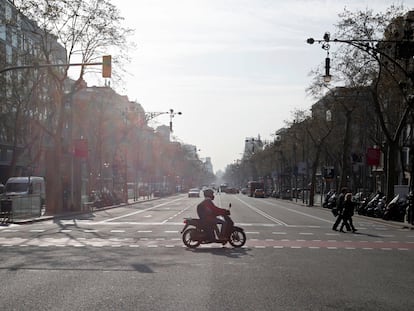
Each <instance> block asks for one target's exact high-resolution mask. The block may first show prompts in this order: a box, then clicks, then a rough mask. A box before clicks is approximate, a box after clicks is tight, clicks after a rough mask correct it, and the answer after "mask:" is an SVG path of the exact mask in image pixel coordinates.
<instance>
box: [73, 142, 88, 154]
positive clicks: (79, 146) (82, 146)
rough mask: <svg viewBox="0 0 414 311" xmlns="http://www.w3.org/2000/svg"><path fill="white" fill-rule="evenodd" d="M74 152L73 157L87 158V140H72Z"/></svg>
mask: <svg viewBox="0 0 414 311" xmlns="http://www.w3.org/2000/svg"><path fill="white" fill-rule="evenodd" d="M74 145H75V150H74V155H75V157H77V158H87V157H88V140H87V139H75V140H74Z"/></svg>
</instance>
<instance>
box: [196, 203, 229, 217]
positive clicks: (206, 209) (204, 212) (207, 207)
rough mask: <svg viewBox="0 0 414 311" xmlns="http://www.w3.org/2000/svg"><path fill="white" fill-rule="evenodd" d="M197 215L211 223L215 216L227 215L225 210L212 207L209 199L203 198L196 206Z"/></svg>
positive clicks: (212, 204)
mask: <svg viewBox="0 0 414 311" xmlns="http://www.w3.org/2000/svg"><path fill="white" fill-rule="evenodd" d="M197 214H198V217H200V219H202V220H206V221H213V220H215V219H216V217H217V216H220V215H227V210H225V209H224V208H220V207H217V206H216V205H214V203H213V200H211V199H210V198H205V199H204V200H203V201H202V202H201V203H200V204H198V205H197Z"/></svg>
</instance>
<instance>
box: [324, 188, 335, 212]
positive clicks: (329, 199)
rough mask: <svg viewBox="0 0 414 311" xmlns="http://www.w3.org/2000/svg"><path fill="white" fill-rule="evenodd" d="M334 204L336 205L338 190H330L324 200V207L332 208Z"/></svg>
mask: <svg viewBox="0 0 414 311" xmlns="http://www.w3.org/2000/svg"><path fill="white" fill-rule="evenodd" d="M332 204H335V205H336V191H335V190H330V191H329V192H328V193H327V194H326V196H325V200H324V201H323V204H322V207H323V208H332V207H333V206H332Z"/></svg>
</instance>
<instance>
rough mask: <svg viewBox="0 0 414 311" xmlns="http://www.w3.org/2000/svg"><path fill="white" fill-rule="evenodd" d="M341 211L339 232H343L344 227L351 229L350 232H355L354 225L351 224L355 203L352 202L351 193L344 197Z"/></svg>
mask: <svg viewBox="0 0 414 311" xmlns="http://www.w3.org/2000/svg"><path fill="white" fill-rule="evenodd" d="M343 207H344V208H343V210H342V224H341V229H340V231H341V232H344V226H346V227H347V230H348V231H349V229H348V228H350V229H352V232H355V231H357V229H355V227H354V224H353V222H352V216H354V209H355V203H354V202H353V201H352V193H347V194H346V195H345V200H344V203H343Z"/></svg>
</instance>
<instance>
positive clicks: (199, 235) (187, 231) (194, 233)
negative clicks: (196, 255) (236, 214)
mask: <svg viewBox="0 0 414 311" xmlns="http://www.w3.org/2000/svg"><path fill="white" fill-rule="evenodd" d="M230 207H231V205H230ZM229 215H230V210H229V214H228V215H225V216H222V217H223V218H224V220H225V221H226V222H227V223H233V222H232V221H231V218H230V216H229ZM184 224H185V225H184V228H183V230H181V234H182V240H183V243H184V245H185V246H187V247H189V248H197V247H198V246H200V244H210V243H221V244H223V245H225V244H226V243H230V244H231V245H232V246H233V247H236V248H240V247H242V246H243V245H244V244H245V243H246V234H245V233H244V230H243V229H242V228H240V227H237V226H234V224H233V226H232V227H231V228H228V230H229V232H230V234H229V235H228V237H227V238H226V239H224V240H220V239H214V240H210V239H209V238H208V234H207V232H206V231H205V230H204V226H203V223H202V222H201V220H200V219H199V218H184Z"/></svg>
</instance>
